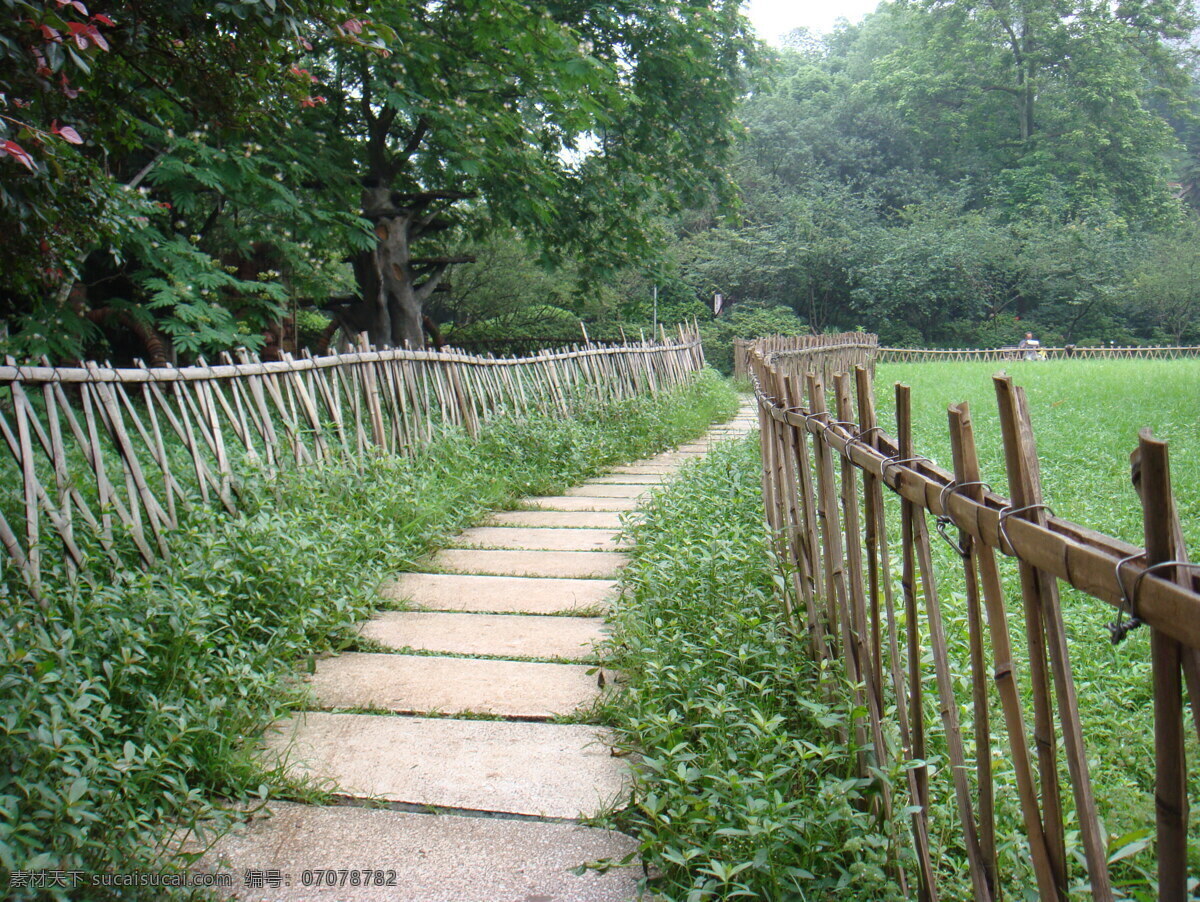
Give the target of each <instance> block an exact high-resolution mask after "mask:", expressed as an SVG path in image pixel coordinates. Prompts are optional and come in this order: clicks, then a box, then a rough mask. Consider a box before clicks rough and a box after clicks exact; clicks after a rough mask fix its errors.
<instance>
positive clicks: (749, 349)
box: [733, 332, 879, 382]
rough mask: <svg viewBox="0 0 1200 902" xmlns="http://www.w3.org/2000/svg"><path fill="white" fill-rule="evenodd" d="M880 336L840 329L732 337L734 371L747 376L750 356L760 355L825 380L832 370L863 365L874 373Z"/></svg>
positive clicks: (842, 370)
mask: <svg viewBox="0 0 1200 902" xmlns="http://www.w3.org/2000/svg"><path fill="white" fill-rule="evenodd" d="M878 351H879V339H878V338H877V337H876V336H875V335H872V334H870V333H868V332H841V333H831V334H825V335H771V336H768V337H766V338H756V339H754V340H753V341H745V340H744V339H741V338H735V339H734V340H733V374H734V375H735V376H740V377H746V376H748V375H749V364H750V359H751V357H752V356H753V355H754V354H756V353H757V354H759V355H761V356H762V357H763V358H764V359H765V360H766V361H767V363H770V364H773V365H775V366H776V367H779V368H782V369H784V370H785V371H787V372H791V373H796V374H798V375H801V374H804V373H806V372H808V371H809V370H812V369H815V370H819V371H820V375H821V377H822V379H823V380H824V381H826V382H827V381H828V380H829V377H830V376H831V375H832V374H833V373H835V372H849V371H850V370H852V369H853V368H854V367H856V366H865V367H867V368H868V369H870V370H871V373H872V374H874V371H875V370H874V367H875V358H876V356H877V355H878Z"/></svg>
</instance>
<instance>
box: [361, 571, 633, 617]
mask: <svg viewBox="0 0 1200 902" xmlns="http://www.w3.org/2000/svg"><path fill="white" fill-rule="evenodd" d="M616 585H617V584H616V583H615V582H614V581H612V580H607V579H538V578H535V577H520V576H475V575H472V574H465V573H405V574H402V575H401V576H400V577H399V578H398V579H397V580H396V581H395V582H393V583H390V584H388V585H387V586H385V587H384V589H383V595H384V596H385V597H388V598H394V599H396V600H398V601H408V602H410V603H411V604H412V605H413V606H415V607H417V608H425V609H428V610H434V611H487V612H494V613H498V614H565V613H569V612H571V611H578V610H590V609H594V608H599V607H606V606H607V605H608V603H609V601H610V600H611V598H612V596H613V594H614V592H615V590H616Z"/></svg>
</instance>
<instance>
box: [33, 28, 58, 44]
mask: <svg viewBox="0 0 1200 902" xmlns="http://www.w3.org/2000/svg"><path fill="white" fill-rule="evenodd" d="M38 28H39V29H41V32H42V40H44V41H45V42H46V43H47V44H61V43H62V35H61V34H59V33H58V29H56V28H51V27H50V26H49V25H39V26H38Z"/></svg>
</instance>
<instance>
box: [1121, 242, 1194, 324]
mask: <svg viewBox="0 0 1200 902" xmlns="http://www.w3.org/2000/svg"><path fill="white" fill-rule="evenodd" d="M1131 294H1132V298H1133V303H1134V306H1135V308H1136V309H1137V310H1138V311H1139V312H1141V313H1142V315H1143V316H1145V317H1146V319H1147V320H1149V322H1150V323H1151V324H1153V326H1155V327H1157V328H1158V329H1161V330H1162V331H1163V332H1164V333H1165V334H1166V337H1167V340H1168V341H1170V342H1171V343H1172V344H1175V345H1181V344H1183V343H1184V342H1185V341H1187V340H1191V341H1194V340H1195V339H1196V338H1197V337H1200V335H1198V333H1200V223H1197V222H1196V221H1195V220H1194V219H1191V220H1189V221H1188V222H1187V223H1186V224H1185V225H1184V226H1183V227H1182V228H1180V229H1179V230H1177V231H1175V232H1173V233H1170V234H1167V235H1163V236H1159V237H1158V238H1157V240H1155V241H1153V242H1152V243H1151V245H1150V247H1149V249H1148V252H1147V253H1146V255H1145V257H1144V262H1143V264H1142V266H1141V267H1140V268H1139V270H1138V272H1137V277H1136V279H1135V280H1134V282H1133V285H1132V288H1131Z"/></svg>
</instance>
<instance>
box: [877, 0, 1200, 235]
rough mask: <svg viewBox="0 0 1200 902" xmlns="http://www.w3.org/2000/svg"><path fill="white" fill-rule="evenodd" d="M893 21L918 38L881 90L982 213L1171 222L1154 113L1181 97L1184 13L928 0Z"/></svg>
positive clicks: (1135, 3) (1188, 21)
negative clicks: (985, 209)
mask: <svg viewBox="0 0 1200 902" xmlns="http://www.w3.org/2000/svg"><path fill="white" fill-rule="evenodd" d="M897 14H898V15H902V16H905V17H907V23H906V27H907V28H908V29H909V38H908V40H907V41H905V44H904V46H902V47H901V48H898V49H896V50H895V51H893V52H892V53H890V54H889V55H888V56H887V57H886V58H885V59H884V60H881V61H880V62H881V65H880V72H881V73H882V72H886V73H887V74H886V75H884V76H883V77H882V78H881V79H879V80H878V82H877V84H876V90H877V91H878V92H879V93H880V96H881V97H887V98H890V100H891V102H893V103H895V104H896V106H897V108H898V109H900V110H902V111H903V112H904V113H905V115H906V116H909V117H912V121H914V122H917V123H920V125H919V129H920V131H921V132H923V141H924V143H925V145H926V151H927V153H928V154H929V157H930V159H932V160H936V161H937V165H938V169H939V170H940V172H941V173H942V174H943V176H944V177H946V178H949V179H952V180H959V179H966V180H967V181H968V182H969V183H970V184H971V187H972V189H973V191H974V192H975V194H974V198H973V200H974V202H975V203H977V204H978V203H982V202H984V201H985V199H987V198H989V196H990V197H992V198H994V199H995V200H996V201H999V202H1000V203H1001V204H1003V205H1004V206H1005V207H1006V208H1007V209H1008V210H1009V211H1011V212H1012V213H1013V214H1014V215H1026V214H1027V213H1030V212H1034V213H1037V214H1038V215H1052V216H1058V217H1063V218H1067V219H1070V218H1079V217H1081V216H1082V217H1086V216H1089V215H1091V214H1092V212H1093V211H1095V210H1100V211H1103V213H1104V214H1105V215H1106V214H1107V212H1108V211H1111V212H1113V213H1115V214H1116V215H1118V216H1122V217H1124V218H1126V219H1129V220H1142V221H1159V222H1162V221H1165V220H1169V219H1170V218H1171V216H1172V215H1173V214H1174V211H1175V209H1176V208H1177V205H1176V203H1175V201H1174V198H1173V197H1172V196H1171V193H1170V191H1169V189H1168V187H1167V181H1168V177H1169V169H1168V166H1167V154H1168V153H1169V152H1171V151H1172V150H1173V149H1174V148H1175V147H1176V142H1175V137H1174V135H1173V134H1172V132H1171V129H1170V127H1169V126H1168V124H1167V123H1166V122H1165V121H1164V120H1163V118H1162V117H1161V116H1160V115H1158V114H1157V113H1156V112H1155V111H1154V110H1153V109H1152V105H1153V103H1152V101H1154V100H1155V99H1156V98H1163V97H1174V98H1175V99H1176V100H1181V99H1182V96H1181V93H1180V89H1181V88H1184V87H1186V83H1187V79H1186V77H1184V76H1183V74H1182V69H1181V60H1180V59H1179V54H1178V53H1176V52H1174V51H1173V50H1172V46H1171V44H1170V42H1171V41H1173V40H1175V39H1178V38H1182V37H1185V36H1186V35H1188V34H1189V33H1190V31H1191V30H1192V29H1193V28H1194V27H1195V25H1196V20H1195V15H1194V13H1193V12H1192V10H1191V8H1190V4H1188V3H1187V2H1185V0H1167V2H1158V0H1131V2H1127V3H1121V4H1116V5H1111V4H1095V3H1084V2H1065V3H1064V2H1053V3H1052V2H1049V0H922V2H917V3H913V4H910V5H902V6H901V7H900V8H899V10H898V12H897Z"/></svg>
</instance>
